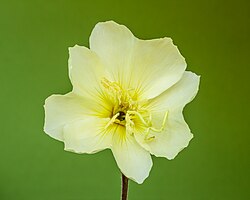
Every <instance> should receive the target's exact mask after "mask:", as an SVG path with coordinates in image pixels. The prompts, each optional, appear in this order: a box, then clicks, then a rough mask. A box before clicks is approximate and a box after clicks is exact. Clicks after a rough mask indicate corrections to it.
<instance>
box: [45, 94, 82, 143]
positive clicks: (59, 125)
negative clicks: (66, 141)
mask: <svg viewBox="0 0 250 200" xmlns="http://www.w3.org/2000/svg"><path fill="white" fill-rule="evenodd" d="M85 103H86V102H85V101H83V99H82V98H80V97H79V96H77V95H75V94H74V93H72V92H71V93H68V94H66V95H51V96H50V97H48V98H47V99H46V100H45V105H44V109H45V123H44V131H45V132H46V133H47V134H48V135H50V136H51V137H53V138H55V139H57V140H60V141H62V140H63V137H62V133H63V132H62V131H63V126H64V125H65V124H67V123H70V122H72V121H74V120H77V119H81V118H82V117H83V116H84V115H85V114H86V107H84V105H85Z"/></svg>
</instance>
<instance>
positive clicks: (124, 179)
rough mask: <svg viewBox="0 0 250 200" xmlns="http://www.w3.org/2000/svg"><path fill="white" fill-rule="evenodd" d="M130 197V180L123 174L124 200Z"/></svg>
mask: <svg viewBox="0 0 250 200" xmlns="http://www.w3.org/2000/svg"><path fill="white" fill-rule="evenodd" d="M127 197H128V178H127V177H126V176H124V174H122V200H127Z"/></svg>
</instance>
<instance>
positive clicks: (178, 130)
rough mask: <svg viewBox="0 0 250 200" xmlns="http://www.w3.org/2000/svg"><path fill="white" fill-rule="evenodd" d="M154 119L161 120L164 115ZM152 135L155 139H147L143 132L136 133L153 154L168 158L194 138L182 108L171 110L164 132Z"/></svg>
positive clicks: (137, 137)
mask: <svg viewBox="0 0 250 200" xmlns="http://www.w3.org/2000/svg"><path fill="white" fill-rule="evenodd" d="M154 120H155V121H161V120H162V115H161V114H160V113H159V115H155V116H154ZM150 136H153V139H152V140H147V139H145V135H143V134H142V133H135V138H136V140H137V141H138V142H139V144H140V145H141V146H143V147H144V148H145V149H147V150H148V151H149V152H150V153H151V154H153V155H155V156H159V157H166V158H168V159H173V158H174V157H175V156H176V155H177V154H178V153H179V152H180V151H181V150H182V149H184V148H185V147H187V146H188V144H189V141H190V140H191V139H192V138H193V134H192V133H191V132H190V129H189V128H188V125H187V123H186V122H185V121H184V119H183V115H182V112H181V110H180V111H175V112H169V114H168V119H167V122H166V126H165V129H164V130H163V131H162V132H155V133H151V135H150Z"/></svg>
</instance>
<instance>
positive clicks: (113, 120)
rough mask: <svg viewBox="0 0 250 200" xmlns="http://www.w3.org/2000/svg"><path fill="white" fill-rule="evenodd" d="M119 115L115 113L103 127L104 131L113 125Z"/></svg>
mask: <svg viewBox="0 0 250 200" xmlns="http://www.w3.org/2000/svg"><path fill="white" fill-rule="evenodd" d="M119 115H120V113H116V114H115V115H114V116H113V117H112V118H111V119H110V121H109V122H108V123H107V124H106V126H105V127H104V129H107V128H108V127H109V126H110V125H111V124H113V123H114V122H115V120H116V118H117V117H118V116H119Z"/></svg>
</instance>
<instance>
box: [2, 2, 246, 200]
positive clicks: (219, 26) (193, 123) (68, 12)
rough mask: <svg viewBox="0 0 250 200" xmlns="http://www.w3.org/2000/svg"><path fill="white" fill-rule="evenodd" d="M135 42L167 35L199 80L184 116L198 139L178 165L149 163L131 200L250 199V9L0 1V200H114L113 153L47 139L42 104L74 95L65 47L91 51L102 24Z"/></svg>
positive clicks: (218, 5) (116, 180) (133, 186)
mask: <svg viewBox="0 0 250 200" xmlns="http://www.w3.org/2000/svg"><path fill="white" fill-rule="evenodd" d="M110 19H112V20H114V21H116V22H118V23H121V24H125V25H126V26H127V27H129V28H130V29H131V30H132V32H133V33H134V34H135V35H136V36H137V37H139V38H142V39H149V38H159V37H164V36H169V37H171V38H173V40H174V43H175V44H176V45H178V47H179V49H180V51H181V52H182V54H183V55H184V57H185V58H186V60H187V63H188V70H191V71H194V72H196V73H197V74H200V75H201V76H202V78H201V85H200V91H199V94H198V96H197V98H196V99H195V100H194V101H193V102H192V103H191V104H189V105H188V106H187V107H186V109H185V117H186V120H187V121H188V123H189V125H190V128H191V129H192V132H193V133H194V135H195V137H194V139H193V140H192V141H191V143H190V146H189V147H188V148H186V149H185V150H184V151H183V152H181V153H180V154H179V155H178V156H177V157H176V159H174V160H172V161H168V160H166V159H163V158H153V160H154V167H153V169H152V171H151V173H150V177H149V178H148V179H146V181H145V182H144V184H142V185H138V184H136V183H134V182H130V195H129V199H130V200H145V199H148V200H151V199H152V200H165V199H167V200H221V199H223V200H224V199H226V200H231V199H233V200H234V199H237V200H238V199H239V200H247V199H249V198H250V190H249V185H250V156H249V153H250V145H249V142H250V131H249V119H250V114H249V113H250V109H249V103H250V94H249V92H250V91H249V85H250V83H249V73H250V65H249V56H250V55H249V46H250V39H249V36H250V26H249V24H250V3H249V1H247V0H245V1H244V0H238V1H230V0H210V1H204V0H202V1H200V0H195V1H190V0H183V1H177V0H171V1H168V0H162V1H157V0H154V1H143V0H140V1H133V0H129V1H115V0H105V1H96V0H91V1H80V0H79V1H66V0H60V1H59V0H58V1H55V0H40V1H36V0H32V1H31V0H30V1H28V0H22V1H18V0H6V1H5V0H1V6H0V67H1V72H0V84H1V98H0V105H1V115H0V128H1V132H0V149H1V150H0V162H1V163H0V199H1V200H19V199H20V200H29V199H31V200H57V199H58V200H81V199H84V200H102V199H107V200H117V199H119V197H120V174H119V170H118V168H117V166H116V163H115V161H114V158H113V156H112V154H111V152H110V151H109V150H106V151H103V152H100V153H98V154H95V155H85V154H84V155H77V154H73V153H69V152H65V151H64V150H63V144H62V143H61V142H58V141H56V140H53V139H52V138H50V137H49V136H47V135H46V134H45V133H44V132H43V121H44V110H43V104H44V100H45V98H47V97H48V96H49V95H51V94H53V93H61V94H64V93H67V92H69V91H70V90H71V84H70V82H69V79H68V69H67V60H68V47H69V46H73V45H75V44H79V45H84V46H88V38H89V35H90V33H91V30H92V28H93V27H94V25H95V24H96V23H97V22H99V21H106V20H110Z"/></svg>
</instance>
